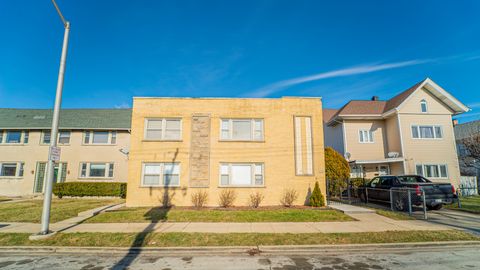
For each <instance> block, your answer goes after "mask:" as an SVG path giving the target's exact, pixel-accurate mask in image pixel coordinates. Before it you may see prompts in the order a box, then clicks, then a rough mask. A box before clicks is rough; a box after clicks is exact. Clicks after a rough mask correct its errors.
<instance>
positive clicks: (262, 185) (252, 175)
mask: <svg viewBox="0 0 480 270" xmlns="http://www.w3.org/2000/svg"><path fill="white" fill-rule="evenodd" d="M235 165H237V166H251V168H250V173H251V179H252V182H253V183H250V185H232V184H228V185H223V184H222V166H228V182H229V183H230V181H231V179H232V166H235ZM256 166H261V168H262V174H261V175H262V184H261V185H257V184H255V183H256V176H257V174H256V173H255V167H256ZM218 173H219V174H218V175H219V177H218V186H219V187H265V163H263V162H220V165H219V167H218Z"/></svg>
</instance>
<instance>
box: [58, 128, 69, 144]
mask: <svg viewBox="0 0 480 270" xmlns="http://www.w3.org/2000/svg"><path fill="white" fill-rule="evenodd" d="M58 143H59V144H69V143H70V131H60V132H59V133H58Z"/></svg>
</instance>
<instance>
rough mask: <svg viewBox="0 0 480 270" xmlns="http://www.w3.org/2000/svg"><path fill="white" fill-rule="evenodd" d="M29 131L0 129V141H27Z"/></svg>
mask: <svg viewBox="0 0 480 270" xmlns="http://www.w3.org/2000/svg"><path fill="white" fill-rule="evenodd" d="M28 138H29V132H28V131H27V130H26V131H22V130H0V143H11V144H21V143H28Z"/></svg>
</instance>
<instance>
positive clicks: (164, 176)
mask: <svg viewBox="0 0 480 270" xmlns="http://www.w3.org/2000/svg"><path fill="white" fill-rule="evenodd" d="M142 186H145V187H153V186H155V187H162V186H163V187H176V186H180V163H165V162H160V163H143V170H142Z"/></svg>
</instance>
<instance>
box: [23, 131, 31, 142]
mask: <svg viewBox="0 0 480 270" xmlns="http://www.w3.org/2000/svg"><path fill="white" fill-rule="evenodd" d="M29 135H30V132H28V130H27V131H24V132H23V143H28V137H29Z"/></svg>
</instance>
